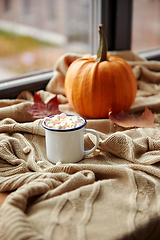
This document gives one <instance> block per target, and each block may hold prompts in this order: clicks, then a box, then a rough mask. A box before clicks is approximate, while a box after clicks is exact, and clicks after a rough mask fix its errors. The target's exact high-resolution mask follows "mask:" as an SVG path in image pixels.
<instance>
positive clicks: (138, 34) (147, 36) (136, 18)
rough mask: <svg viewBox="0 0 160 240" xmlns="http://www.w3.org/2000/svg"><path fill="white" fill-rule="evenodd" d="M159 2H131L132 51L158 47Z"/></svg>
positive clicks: (159, 35)
mask: <svg viewBox="0 0 160 240" xmlns="http://www.w3.org/2000/svg"><path fill="white" fill-rule="evenodd" d="M159 23H160V1H159V0H133V20H132V50H133V51H136V52H138V51H145V50H150V49H153V48H158V47H160V24H159Z"/></svg>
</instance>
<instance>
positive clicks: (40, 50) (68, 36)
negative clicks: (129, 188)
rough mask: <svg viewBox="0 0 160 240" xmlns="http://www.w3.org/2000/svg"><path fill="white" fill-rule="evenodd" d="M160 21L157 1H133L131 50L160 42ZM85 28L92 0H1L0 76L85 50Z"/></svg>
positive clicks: (43, 67)
mask: <svg viewBox="0 0 160 240" xmlns="http://www.w3.org/2000/svg"><path fill="white" fill-rule="evenodd" d="M122 1H123V0H122ZM159 23H160V0H133V20H132V45H131V50H132V51H135V52H139V51H145V50H148V49H152V48H157V47H160V24H159ZM89 27H90V0H0V80H3V79H7V78H11V77H15V76H18V75H20V74H24V73H28V72H33V71H39V70H46V69H50V68H53V67H54V64H55V61H56V60H57V59H58V58H59V57H60V56H61V55H62V54H64V53H66V52H76V53H82V54H84V53H89V52H90V46H89V44H90V40H89ZM97 32H98V29H97Z"/></svg>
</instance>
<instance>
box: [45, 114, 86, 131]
mask: <svg viewBox="0 0 160 240" xmlns="http://www.w3.org/2000/svg"><path fill="white" fill-rule="evenodd" d="M56 115H57V114H56ZM56 115H52V116H49V118H53V117H54V116H56ZM66 116H77V115H72V114H66ZM77 117H78V118H80V119H82V120H83V124H82V125H81V126H79V127H75V128H68V129H54V128H50V127H48V126H46V124H45V120H44V119H43V121H42V127H44V128H45V129H46V130H48V131H54V132H71V131H76V130H79V129H81V128H83V127H84V126H85V125H86V124H87V121H86V119H84V118H83V117H81V116H77Z"/></svg>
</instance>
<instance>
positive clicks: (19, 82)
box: [0, 69, 53, 99]
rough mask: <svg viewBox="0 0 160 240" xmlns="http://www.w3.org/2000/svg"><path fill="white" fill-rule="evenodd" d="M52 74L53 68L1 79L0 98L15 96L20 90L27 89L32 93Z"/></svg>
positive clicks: (40, 87) (45, 83) (41, 86)
mask: <svg viewBox="0 0 160 240" xmlns="http://www.w3.org/2000/svg"><path fill="white" fill-rule="evenodd" d="M52 76H53V70H52V69H51V70H47V71H42V72H37V73H32V74H26V75H22V76H21V77H17V78H12V79H8V80H2V81H1V82H0V99H5V98H9V99H13V98H16V97H17V96H18V95H19V94H20V93H21V92H22V91H24V90H28V91H30V92H32V93H34V91H38V90H41V89H45V86H46V85H47V83H48V82H49V80H50V79H51V78H52Z"/></svg>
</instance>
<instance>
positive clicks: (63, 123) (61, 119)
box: [44, 113, 84, 129]
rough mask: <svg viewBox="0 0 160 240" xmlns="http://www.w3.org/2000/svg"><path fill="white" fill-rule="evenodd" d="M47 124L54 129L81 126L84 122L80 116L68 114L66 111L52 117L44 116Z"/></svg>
mask: <svg viewBox="0 0 160 240" xmlns="http://www.w3.org/2000/svg"><path fill="white" fill-rule="evenodd" d="M44 121H45V124H46V126H47V127H49V128H53V129H71V128H76V127H80V126H81V125H82V124H83V123H84V122H83V120H82V119H80V118H79V117H78V116H76V115H74V116H68V115H66V114H65V113H61V114H57V115H55V116H54V117H52V118H49V117H46V118H44Z"/></svg>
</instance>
